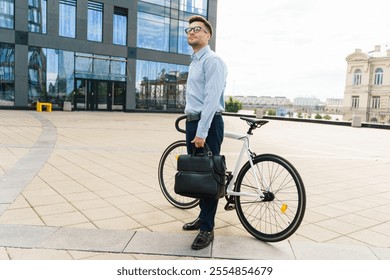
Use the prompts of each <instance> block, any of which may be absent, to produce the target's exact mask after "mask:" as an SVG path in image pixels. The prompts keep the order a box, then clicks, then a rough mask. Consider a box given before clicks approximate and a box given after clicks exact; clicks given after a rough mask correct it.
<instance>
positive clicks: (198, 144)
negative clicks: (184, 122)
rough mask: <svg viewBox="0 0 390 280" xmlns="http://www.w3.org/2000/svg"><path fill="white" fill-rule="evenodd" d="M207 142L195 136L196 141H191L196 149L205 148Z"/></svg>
mask: <svg viewBox="0 0 390 280" xmlns="http://www.w3.org/2000/svg"><path fill="white" fill-rule="evenodd" d="M205 142H206V139H204V138H200V137H198V136H195V138H194V140H192V141H191V143H194V144H195V148H204V143H205Z"/></svg>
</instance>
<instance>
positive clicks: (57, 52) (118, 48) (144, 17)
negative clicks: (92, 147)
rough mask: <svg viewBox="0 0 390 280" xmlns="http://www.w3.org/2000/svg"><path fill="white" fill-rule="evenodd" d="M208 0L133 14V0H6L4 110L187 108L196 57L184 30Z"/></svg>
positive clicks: (146, 0)
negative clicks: (41, 106) (44, 106)
mask: <svg viewBox="0 0 390 280" xmlns="http://www.w3.org/2000/svg"><path fill="white" fill-rule="evenodd" d="M209 1H215V2H216V1H217V0H139V1H137V9H136V10H134V8H133V6H132V5H133V4H132V2H131V1H129V3H127V1H116V2H115V3H113V2H112V1H109V0H96V1H89V0H58V1H47V0H28V1H25V5H26V6H21V5H22V4H19V6H18V5H15V0H0V108H1V107H4V106H6V107H12V106H14V107H18V108H24V107H25V108H29V107H34V106H35V103H36V102H37V101H45V102H51V103H52V104H53V109H61V108H62V107H63V104H64V102H71V103H72V108H73V109H75V110H134V109H155V110H164V109H169V110H177V111H182V110H183V108H184V106H185V91H186V81H187V76H188V65H189V61H190V59H189V54H191V53H192V49H191V48H190V47H189V46H188V44H187V36H186V34H185V32H184V29H185V28H186V27H187V25H188V23H187V21H188V18H189V17H190V16H192V15H195V14H200V15H203V16H205V17H206V18H207V17H208V13H209V12H210V11H209V10H208V7H209ZM130 2H131V3H130ZM20 3H22V2H20ZM23 3H24V2H23ZM119 3H121V4H119ZM118 5H120V6H118ZM211 6H212V7H214V6H216V5H215V4H213V5H211ZM105 12H111V13H112V14H111V15H106V14H104V13H105ZM215 12H216V11H212V15H213V18H215ZM15 14H16V15H18V17H19V15H20V16H21V17H20V18H21V19H20V20H19V21H18V17H15ZM22 17H23V18H22ZM26 19H27V21H26ZM107 19H110V21H111V22H107ZM105 20H106V21H105ZM15 21H16V24H15ZM53 21H54V22H53ZM21 23H24V24H25V26H24V27H23V24H21ZM15 25H16V26H18V28H17V29H18V30H15ZM12 32H13V34H12ZM104 32H109V33H112V36H111V34H108V35H107V34H106V35H107V36H103V35H104ZM132 32H133V33H132ZM135 33H136V34H135ZM10 34H11V36H10ZM46 35H50V46H49V45H47V42H48V41H47V39H46V37H42V36H46ZM42 39H43V40H42ZM105 40H109V41H105ZM24 46H26V47H24ZM150 51H152V52H150ZM151 54H152V55H151ZM15 61H18V62H19V63H17V64H15ZM23 61H25V63H23ZM162 61H164V62H162ZM18 75H21V79H20V80H19V79H18ZM25 75H27V81H26V82H23V80H24V79H23V77H24V76H25ZM15 80H17V81H21V82H19V83H17V84H16V85H15ZM64 108H65V107H64Z"/></svg>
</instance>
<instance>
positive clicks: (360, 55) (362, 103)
mask: <svg viewBox="0 0 390 280" xmlns="http://www.w3.org/2000/svg"><path fill="white" fill-rule="evenodd" d="M346 61H347V75H346V85H345V92H344V114H343V119H344V120H351V119H352V118H353V117H354V116H359V117H361V120H362V121H364V122H380V123H390V49H388V50H386V51H382V50H381V46H375V49H374V50H373V51H371V52H367V53H365V52H362V50H361V49H356V50H355V52H354V53H352V54H350V55H348V56H347V57H346Z"/></svg>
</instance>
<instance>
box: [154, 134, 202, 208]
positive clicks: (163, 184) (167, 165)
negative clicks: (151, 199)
mask: <svg viewBox="0 0 390 280" xmlns="http://www.w3.org/2000/svg"><path fill="white" fill-rule="evenodd" d="M186 153H187V145H186V141H184V140H179V141H176V142H174V143H172V144H171V145H169V146H168V147H167V148H166V149H165V151H164V152H163V154H162V156H161V159H160V162H159V165H158V182H159V184H160V188H161V191H162V193H163V195H164V196H165V198H166V199H167V200H168V202H169V203H170V204H172V205H173V206H175V207H177V208H180V209H190V208H194V207H196V206H197V205H198V204H199V199H196V198H191V197H185V196H181V195H178V194H176V193H175V190H174V186H175V174H176V172H177V158H178V157H179V155H181V154H186Z"/></svg>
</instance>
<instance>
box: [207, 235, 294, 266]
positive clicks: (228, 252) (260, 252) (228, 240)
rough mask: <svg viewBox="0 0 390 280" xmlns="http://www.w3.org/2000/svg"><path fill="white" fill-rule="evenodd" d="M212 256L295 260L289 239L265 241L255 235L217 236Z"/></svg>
mask: <svg viewBox="0 0 390 280" xmlns="http://www.w3.org/2000/svg"><path fill="white" fill-rule="evenodd" d="M212 257H215V258H229V259H250V260H265V259H272V260H293V259H294V254H293V251H292V249H291V246H290V244H289V243H288V241H283V242H279V243H265V242H262V241H260V240H257V239H255V238H253V237H242V236H216V237H215V240H214V243H213V251H212Z"/></svg>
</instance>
